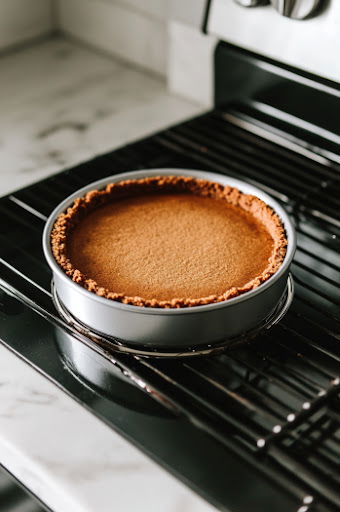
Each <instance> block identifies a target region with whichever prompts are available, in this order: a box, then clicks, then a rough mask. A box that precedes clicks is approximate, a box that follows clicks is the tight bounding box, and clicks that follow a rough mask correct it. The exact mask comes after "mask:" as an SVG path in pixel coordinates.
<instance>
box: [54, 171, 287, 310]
mask: <svg viewBox="0 0 340 512" xmlns="http://www.w3.org/2000/svg"><path fill="white" fill-rule="evenodd" d="M157 191H158V192H160V191H162V192H163V191H166V192H177V193H178V192H186V193H188V192H189V193H191V194H197V195H201V196H207V197H212V198H216V199H224V200H226V201H227V202H228V203H229V204H232V205H234V206H239V207H240V208H242V209H243V210H245V211H247V212H249V213H251V214H252V215H253V216H254V217H255V218H256V219H257V220H259V221H260V222H261V223H262V224H263V225H264V226H265V227H266V229H267V230H268V232H269V234H270V235H271V237H272V238H273V241H274V245H273V251H272V255H271V257H270V258H269V261H268V265H267V267H266V268H265V270H264V271H263V272H262V273H261V274H260V275H259V276H256V277H255V278H254V279H252V280H251V281H249V282H248V283H246V284H245V285H244V286H242V287H233V288H230V289H228V290H226V291H225V292H224V293H223V294H221V295H210V296H208V297H200V298H173V299H172V300H170V301H168V300H167V301H164V300H163V301H158V300H157V299H144V298H143V297H129V296H126V295H124V293H117V292H113V291H110V290H108V289H106V288H103V287H101V286H99V285H98V284H97V283H96V281H94V280H93V279H91V278H89V277H87V276H86V275H84V274H83V273H82V272H81V271H80V270H78V269H77V268H75V267H74V266H73V264H72V262H71V261H70V259H69V258H68V257H67V235H68V233H69V232H70V231H71V230H72V229H73V228H74V227H75V226H76V225H77V224H78V223H79V222H80V220H81V219H82V218H83V217H85V216H86V214H87V213H88V212H90V211H91V210H93V209H95V208H96V207H98V206H100V205H102V204H105V203H107V202H109V201H110V200H112V199H120V198H123V197H129V196H131V195H137V194H138V193H140V192H143V193H150V192H157ZM286 246H287V240H286V236H285V231H284V228H283V225H282V223H281V220H280V218H279V217H278V215H277V214H276V213H275V212H274V211H273V210H272V209H271V208H270V207H269V206H268V205H267V204H266V203H264V202H263V201H262V200H261V199H259V198H257V197H255V196H252V195H249V194H244V193H242V192H240V191H239V190H238V189H236V188H233V187H229V186H224V185H221V184H219V183H214V182H211V181H207V180H203V179H196V178H192V177H185V176H155V177H149V178H142V179H137V180H124V181H120V182H118V183H110V184H108V185H107V186H106V187H105V188H104V189H102V190H92V191H90V192H88V193H87V194H86V195H85V196H84V197H81V198H78V199H75V201H74V203H73V205H72V206H70V207H69V208H68V209H67V211H66V212H65V213H62V214H61V215H59V217H58V218H57V220H56V221H55V223H54V226H53V228H52V232H51V248H52V253H53V256H54V258H55V260H56V261H57V263H58V264H59V266H60V267H61V269H62V270H63V271H64V272H65V274H67V275H68V276H69V277H70V278H71V279H72V280H73V281H74V282H76V283H78V284H80V285H81V286H83V287H84V288H85V289H86V290H88V291H90V292H93V293H95V294H96V295H98V296H100V297H105V298H107V299H110V300H115V301H119V302H122V303H124V304H131V305H134V306H144V307H157V308H183V307H193V306H202V305H205V304H211V303H216V302H222V301H225V300H227V299H230V298H233V297H236V296H238V295H241V294H243V293H245V292H247V291H249V290H253V289H254V288H257V287H258V286H259V285H260V284H261V283H263V282H265V281H267V280H268V279H269V278H270V277H271V276H272V275H273V274H275V273H276V272H277V270H278V269H279V268H280V266H281V264H282V262H283V260H284V257H285V254H286Z"/></svg>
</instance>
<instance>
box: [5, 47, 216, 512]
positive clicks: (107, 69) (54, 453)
mask: <svg viewBox="0 0 340 512" xmlns="http://www.w3.org/2000/svg"><path fill="white" fill-rule="evenodd" d="M0 70H1V81H0V98H1V118H0V126H1V129H0V157H1V170H0V195H4V194H7V193H9V192H11V191H13V190H14V189H17V188H20V187H22V186H24V185H27V184H29V183H32V182H34V181H37V180H40V179H42V178H44V177H45V176H48V175H50V174H53V173H54V172H57V171H59V170H61V169H63V168H66V167H69V166H71V165H73V164H76V163H78V162H80V161H83V160H87V159H89V158H92V157H93V156H94V155H96V154H98V153H103V152H105V151H109V150H111V149H113V148H115V147H118V146H120V145H122V144H125V143H127V142H130V141H132V140H135V139H137V138H139V137H142V136H144V135H147V134H149V133H151V132H153V131H157V130H160V129H162V128H164V127H166V126H167V125H169V124H172V123H175V122H179V121H180V120H182V119H185V118H188V117H190V116H192V115H195V114H197V113H199V112H201V111H202V107H200V106H199V105H195V104H192V103H190V102H188V101H184V100H182V99H180V98H176V97H174V96H172V95H170V94H168V93H167V92H166V89H165V84H164V83H163V82H162V81H161V80H160V79H159V78H157V77H153V76H150V75H147V74H144V73H142V72H141V71H136V70H134V69H132V68H131V67H128V66H127V65H124V64H122V63H120V62H116V61H113V60H112V59H109V58H107V57H105V56H102V55H100V54H97V53H94V52H92V51H90V50H87V49H85V48H82V47H80V46H78V45H77V44H75V43H72V42H68V41H66V40H63V39H54V40H50V41H47V42H44V43H41V44H40V45H37V46H34V47H31V48H28V49H25V50H24V51H21V52H20V53H13V54H11V55H8V56H3V57H1V59H0ZM0 463H1V464H3V465H4V466H5V467H6V468H8V470H9V471H10V472H12V474H13V475H14V476H16V477H17V478H18V479H19V480H20V481H22V482H23V483H24V485H26V486H27V487H28V488H29V489H30V490H31V491H32V492H33V493H35V494H36V495H37V496H38V497H40V498H41V500H42V501H43V502H45V503H46V504H47V505H48V506H50V507H51V508H52V509H53V511H54V512H70V511H72V512H106V511H112V510H119V511H120V512H125V511H126V512H130V511H133V510H137V509H138V510H140V511H141V512H143V511H145V512H146V511H147V512H160V511H162V512H182V511H183V512H184V511H185V512H190V511H191V510H192V511H195V512H203V511H205V512H208V511H212V510H215V509H213V507H211V506H210V505H209V504H207V503H206V502H204V501H203V500H202V499H201V498H199V497H198V496H197V495H196V494H194V493H193V492H191V491H190V490H189V489H188V488H187V487H186V486H184V485H183V484H182V483H180V482H179V481H177V480H176V479H175V478H173V477H172V476H171V475H169V474H168V473H166V472H165V471H164V470H163V469H161V468H160V467H159V466H158V465H156V464H155V463H154V462H152V461H151V460H150V459H148V458H147V457H146V456H145V455H144V454H142V453H141V452H140V451H138V450H137V449H136V448H135V447H133V446H132V445H130V444H129V443H128V442H127V441H126V440H124V439H123V438H122V437H120V436H119V435H118V434H117V433H115V432H114V431H113V430H111V429H110V428H109V427H108V426H107V425H105V424H104V423H102V422H101V421H100V420H99V419H97V418H96V417H95V416H93V415H92V414H91V413H90V412H89V411H87V410H85V409H84V408H83V407H82V406H81V405H80V404H79V403H77V402H75V401H74V400H73V399H72V398H70V397H69V396H68V395H66V394H65V393H64V392H63V391H61V390H60V389H59V388H58V387H57V386H55V385H54V384H53V383H52V382H50V381H49V380H47V379H45V378H44V377H43V376H42V375H41V374H40V373H39V372H37V371H36V370H34V369H33V368H32V367H30V366H29V365H27V364H26V363H25V362H24V361H22V360H21V359H19V358H18V357H17V356H15V355H14V354H13V353H12V352H11V351H9V350H8V349H7V348H5V347H4V346H3V345H0Z"/></svg>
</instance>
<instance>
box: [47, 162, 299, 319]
mask: <svg viewBox="0 0 340 512" xmlns="http://www.w3.org/2000/svg"><path fill="white" fill-rule="evenodd" d="M162 175H164V176H169V175H170V176H171V175H177V176H191V177H193V178H203V179H207V180H209V181H216V182H219V183H222V184H224V185H231V186H235V187H236V188H238V189H240V190H241V191H244V192H245V193H251V194H253V195H255V196H257V197H259V198H260V199H263V200H264V201H265V202H266V203H267V204H269V206H271V207H272V208H273V210H274V211H275V212H276V213H277V214H278V216H279V217H280V219H281V221H282V222H283V225H284V228H285V231H286V235H287V241H288V243H287V251H286V255H285V258H284V260H283V262H282V264H281V267H280V268H279V270H278V271H277V272H276V273H275V274H274V275H273V276H271V277H270V278H269V279H268V280H267V281H265V282H264V283H262V284H260V285H259V286H258V287H257V288H254V289H253V290H249V291H247V292H245V293H243V294H242V295H238V296H237V297H234V298H231V299H227V300H225V301H221V302H216V303H210V304H204V305H199V306H193V307H187V308H176V309H171V308H169V309H166V308H153V307H145V306H144V307H142V306H135V305H132V304H124V303H122V302H118V301H115V300H111V299H107V298H105V297H100V296H99V295H96V294H95V293H93V292H90V291H88V290H86V289H85V288H83V287H82V286H81V285H79V284H78V283H75V282H74V281H72V279H70V277H68V276H67V275H66V274H65V272H64V271H63V270H62V269H61V268H60V267H59V265H58V264H57V262H56V260H55V259H54V256H53V254H52V250H51V246H50V234H51V230H52V227H53V225H54V222H55V220H56V218H57V217H58V215H59V214H60V213H62V212H63V211H65V210H66V208H67V207H68V206H70V205H71V204H72V202H73V201H74V199H76V198H77V197H81V196H83V195H84V194H85V193H86V192H88V191H90V190H93V189H95V188H103V187H104V186H105V185H107V184H108V183H113V182H118V181H122V180H124V179H137V178H142V177H147V176H162ZM295 249H296V233H295V229H294V227H293V224H292V221H291V219H290V218H289V215H288V214H287V212H286V211H285V210H284V208H283V207H282V206H281V205H280V204H279V203H278V202H277V201H276V200H275V199H274V198H272V197H271V196H270V195H269V194H267V193H266V192H263V191H262V190H261V189H260V188H258V187H256V186H255V185H252V184H250V183H248V182H247V181H244V180H239V179H237V178H234V177H232V176H228V175H225V174H220V173H213V172H210V171H204V170H198V169H182V168H150V169H142V170H131V171H126V172H123V173H118V174H114V175H112V176H108V177H107V178H103V179H100V180H96V181H94V182H91V183H89V184H88V185H86V186H84V187H82V188H80V189H78V190H76V191H75V192H74V193H73V194H71V195H69V196H67V197H66V198H65V199H64V200H63V201H62V202H61V203H59V204H58V205H57V206H56V208H55V209H54V210H53V211H52V212H51V214H50V215H49V217H48V219H47V221H46V224H45V227H44V231H43V251H44V255H45V258H46V260H47V263H48V265H49V267H50V268H51V270H52V272H53V274H55V275H57V276H58V278H61V279H62V280H63V281H64V282H65V283H67V284H68V286H72V288H73V289H74V292H77V293H80V294H82V295H84V296H85V297H87V298H88V299H90V300H94V301H96V302H98V303H100V304H102V305H105V306H106V307H110V308H115V309H120V310H123V311H130V312H134V313H137V314H146V315H150V314H151V315H161V316H172V315H190V314H196V313H198V312H200V313H205V312H209V311H211V310H217V309H221V308H226V307H229V308H230V307H232V306H235V305H237V304H239V303H241V302H243V301H245V300H249V299H250V298H251V297H254V296H256V295H260V294H261V293H263V292H264V291H266V290H267V289H268V288H269V287H270V286H272V285H273V284H274V283H275V282H276V281H277V280H278V279H280V278H281V277H282V275H283V274H285V272H288V270H289V267H290V264H291V261H292V259H293V256H294V253H295Z"/></svg>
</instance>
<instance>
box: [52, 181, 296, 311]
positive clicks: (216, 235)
mask: <svg viewBox="0 0 340 512" xmlns="http://www.w3.org/2000/svg"><path fill="white" fill-rule="evenodd" d="M51 245H52V251H53V254H54V257H55V259H56V260H57V262H58V263H59V265H60V266H61V268H62V269H63V270H64V272H65V273H66V274H67V275H68V276H69V277H70V278H71V279H73V280H74V281H75V282H77V283H79V284H81V285H82V286H84V288H86V289H87V290H89V291H92V292H94V293H96V294H97V295H100V296H103V297H106V298H108V299H113V300H118V301H120V302H124V303H127V304H133V305H136V306H149V307H170V308H171V307H173V308H175V307H188V306H196V305H203V304H208V303H214V302H220V301H223V300H227V299H228V298H231V297H235V296H237V295H240V294H242V293H244V292H246V291H248V290H251V289H253V288H255V287H257V286H259V285H260V284H261V283H263V282H264V281H266V280H267V279H269V278H270V277H271V276H272V275H273V274H274V273H275V272H276V271H277V270H278V268H279V267H280V265H281V263H282V261H283V259H284V256H285V252H286V245H287V242H286V238H285V232H284V229H283V226H282V223H281V221H280V219H279V217H278V216H277V214H276V213H275V212H274V211H273V210H272V209H271V208H270V207H269V206H268V205H266V204H265V203H264V202H263V201H262V200H260V199H258V198H257V197H254V196H251V195H247V194H243V193H242V192H240V191H239V190H237V189H235V188H232V187H228V186H223V185H220V184H217V183H213V182H209V181H206V180H201V179H195V178H190V177H182V176H163V177H162V176H159V177H152V178H151V177H150V178H143V179H139V180H126V181H121V182H118V183H113V184H110V185H107V187H106V188H105V189H103V190H94V191H91V192H89V193H87V194H86V195H85V196H84V197H82V198H79V199H76V200H75V202H74V203H73V205H72V206H71V207H70V208H68V210H67V211H66V212H65V213H63V214H61V215H60V216H59V217H58V219H57V220H56V222H55V224H54V227H53V230H52V234H51Z"/></svg>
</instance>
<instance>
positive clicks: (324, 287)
mask: <svg viewBox="0 0 340 512" xmlns="http://www.w3.org/2000/svg"><path fill="white" fill-rule="evenodd" d="M272 3H274V2H272ZM272 3H271V4H267V5H258V6H253V7H252V8H247V7H244V6H243V5H240V4H239V3H236V2H234V1H233V0H214V1H212V2H209V5H208V9H207V15H206V16H205V20H206V22H205V26H204V30H206V31H208V32H209V33H212V34H215V35H217V36H218V38H219V43H218V45H217V47H216V51H215V57H214V81H215V108H214V109H213V110H211V111H209V112H207V113H206V114H204V115H202V116H199V117H197V118H194V119H190V120H188V121H186V122H184V123H182V124H180V125H177V126H174V127H172V128H169V129H167V130H165V131H163V132H161V133H158V134H155V135H153V136H151V137H149V138H146V139H144V140H142V141H140V142H137V143H134V144H132V145H129V146H126V147H124V148H122V149H119V150H118V151H114V152H112V153H109V154H106V155H103V156H101V157H98V158H96V159H94V160H92V161H91V162H86V163H84V164H82V165H79V166H77V167H74V168H72V169H69V170H67V171H63V172H61V173H60V174H58V175H55V176H53V177H51V178H49V179H47V180H44V181H42V182H40V183H37V184H35V185H32V186H31V187H27V188H25V189H22V190H20V191H18V192H16V193H13V194H12V195H10V196H8V197H4V198H2V199H1V200H0V213H1V218H2V223H1V228H0V240H1V259H0V275H1V292H0V293H1V295H0V304H1V305H0V320H1V321H0V337H1V340H2V342H3V343H4V344H6V345H8V346H9V347H11V349H12V350H14V351H16V352H17V353H18V354H20V356H21V357H23V358H25V359H26V360H27V361H28V362H29V363H30V364H32V365H35V366H37V367H38V368H39V369H40V370H41V371H42V372H43V373H44V374H45V375H46V377H48V378H50V379H52V380H54V381H56V382H57V383H58V384H59V386H60V387H61V388H63V389H64V390H65V391H66V392H67V393H70V394H71V395H72V396H74V397H76V398H77V399H78V400H79V401H81V402H82V403H83V404H84V405H86V406H87V407H88V408H89V409H90V410H92V412H93V414H96V415H98V416H99V417H100V418H103V419H105V421H106V422H107V423H108V424H111V425H112V426H113V427H114V428H115V429H116V430H117V431H120V432H122V434H123V435H124V436H126V437H128V438H129V439H130V440H131V442H133V443H135V444H136V445H137V446H138V447H139V448H140V449H142V450H145V451H146V452H147V453H148V455H149V456H150V457H153V458H154V459H155V460H156V461H157V462H158V463H159V464H161V465H163V466H164V467H165V468H166V469H167V470H169V471H171V472H172V473H173V474H175V475H176V476H177V477H178V478H180V479H183V480H184V481H185V482H186V484H187V485H189V486H191V487H192V488H193V489H194V490H195V491H196V492H198V493H200V494H201V495H202V496H203V497H204V498H205V499H207V500H209V501H210V502H211V503H213V504H214V505H216V507H217V508H218V509H220V510H235V511H246V512H248V511H249V510H250V509H251V510H253V511H261V512H263V511H272V510H275V511H277V512H281V511H282V512H287V511H294V512H296V511H299V512H307V511H311V512H312V511H323V512H331V511H333V512H335V511H337V510H338V509H339V503H340V491H339V489H340V486H339V483H340V482H339V479H340V477H339V455H340V416H339V410H340V409H339V406H340V400H339V392H340V379H339V373H340V370H339V359H340V345H339V333H340V312H339V306H340V285H339V283H340V272H339V268H340V241H339V237H340V216H339V209H340V204H339V195H340V174H339V169H340V166H339V163H340V152H339V115H338V112H339V106H340V100H339V95H340V94H339V84H338V82H339V77H340V70H339V58H338V53H339V52H337V51H336V49H337V48H339V44H340V39H339V38H340V34H339V31H338V30H336V27H337V24H338V21H339V13H340V9H339V8H340V3H339V2H338V1H337V0H333V1H331V2H327V4H326V3H325V2H323V5H321V4H322V3H321V2H320V6H319V9H320V10H318V11H315V12H314V16H313V17H309V18H306V19H303V20H294V19H291V18H289V17H287V16H281V15H280V13H279V12H277V11H276V9H275V8H274V7H275V6H273V5H272ZM152 167H154V168H157V167H158V168H169V167H179V168H200V169H205V170H208V171H212V172H217V173H220V174H222V175H223V174H224V175H229V176H232V177H235V178H236V179H242V180H244V181H246V182H248V183H250V184H252V185H255V186H256V187H259V188H260V189H261V190H263V191H265V192H266V193H268V194H269V195H271V196H272V197H273V198H275V200H276V201H278V202H279V203H280V204H281V206H282V207H283V208H284V209H285V210H286V212H288V214H289V215H290V216H291V218H292V219H293V221H294V223H295V227H296V231H297V235H298V240H297V251H296V255H295V259H294V262H293V265H292V270H293V275H294V281H295V295H294V300H293V302H292V305H291V308H290V310H289V311H288V313H287V315H286V316H285V317H284V319H283V320H281V322H280V323H279V324H278V325H276V326H275V327H273V328H272V329H271V330H270V331H267V330H263V332H261V333H259V334H258V336H257V337H256V338H254V339H249V340H243V341H242V343H240V344H238V345H235V346H233V347H232V349H229V350H225V351H224V352H222V353H219V354H217V355H214V356H210V357H207V356H206V357H197V358H193V357H190V355H189V356H188V355H187V356H186V357H184V358H180V359H173V358H166V357H163V358H156V357H150V356H151V355H152V354H150V353H149V354H148V355H149V357H142V356H141V355H138V356H136V355H133V354H126V353H124V351H123V350H120V345H119V341H118V342H117V343H116V344H113V343H111V342H110V340H106V339H102V338H100V337H96V336H95V335H94V334H93V333H91V332H88V331H83V332H79V331H78V330H77V329H75V327H74V325H73V324H72V323H70V324H69V323H68V322H67V321H65V319H64V318H63V317H60V316H59V313H58V311H57V310H56V309H55V306H54V304H53V301H52V297H51V292H50V282H51V273H50V271H49V269H48V266H47V264H46V263H45V259H44V256H43V253H42V247H41V235H42V231H43V228H44V225H45V221H46V218H47V217H48V215H49V214H50V213H51V211H52V210H53V208H54V207H55V206H56V205H57V204H58V203H59V202H60V201H62V200H63V199H64V198H65V197H66V196H67V195H69V194H71V193H72V192H74V191H75V190H77V189H78V188H79V187H82V186H86V185H87V184H88V183H90V182H91V181H93V180H94V179H101V178H105V177H107V176H110V175H112V174H115V173H120V172H127V171H130V170H135V169H145V168H152ZM28 339H29V343H28ZM193 349H195V347H193ZM65 363H66V364H65ZM119 375H123V377H124V380H121V379H120V377H119ZM129 383H133V384H134V386H135V387H133V386H132V385H131V384H129ZM123 388H124V391H122V390H123ZM127 389H130V390H131V393H130V394H129V392H128V391H127ZM157 402H158V403H157ZM160 510H161V504H160Z"/></svg>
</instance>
